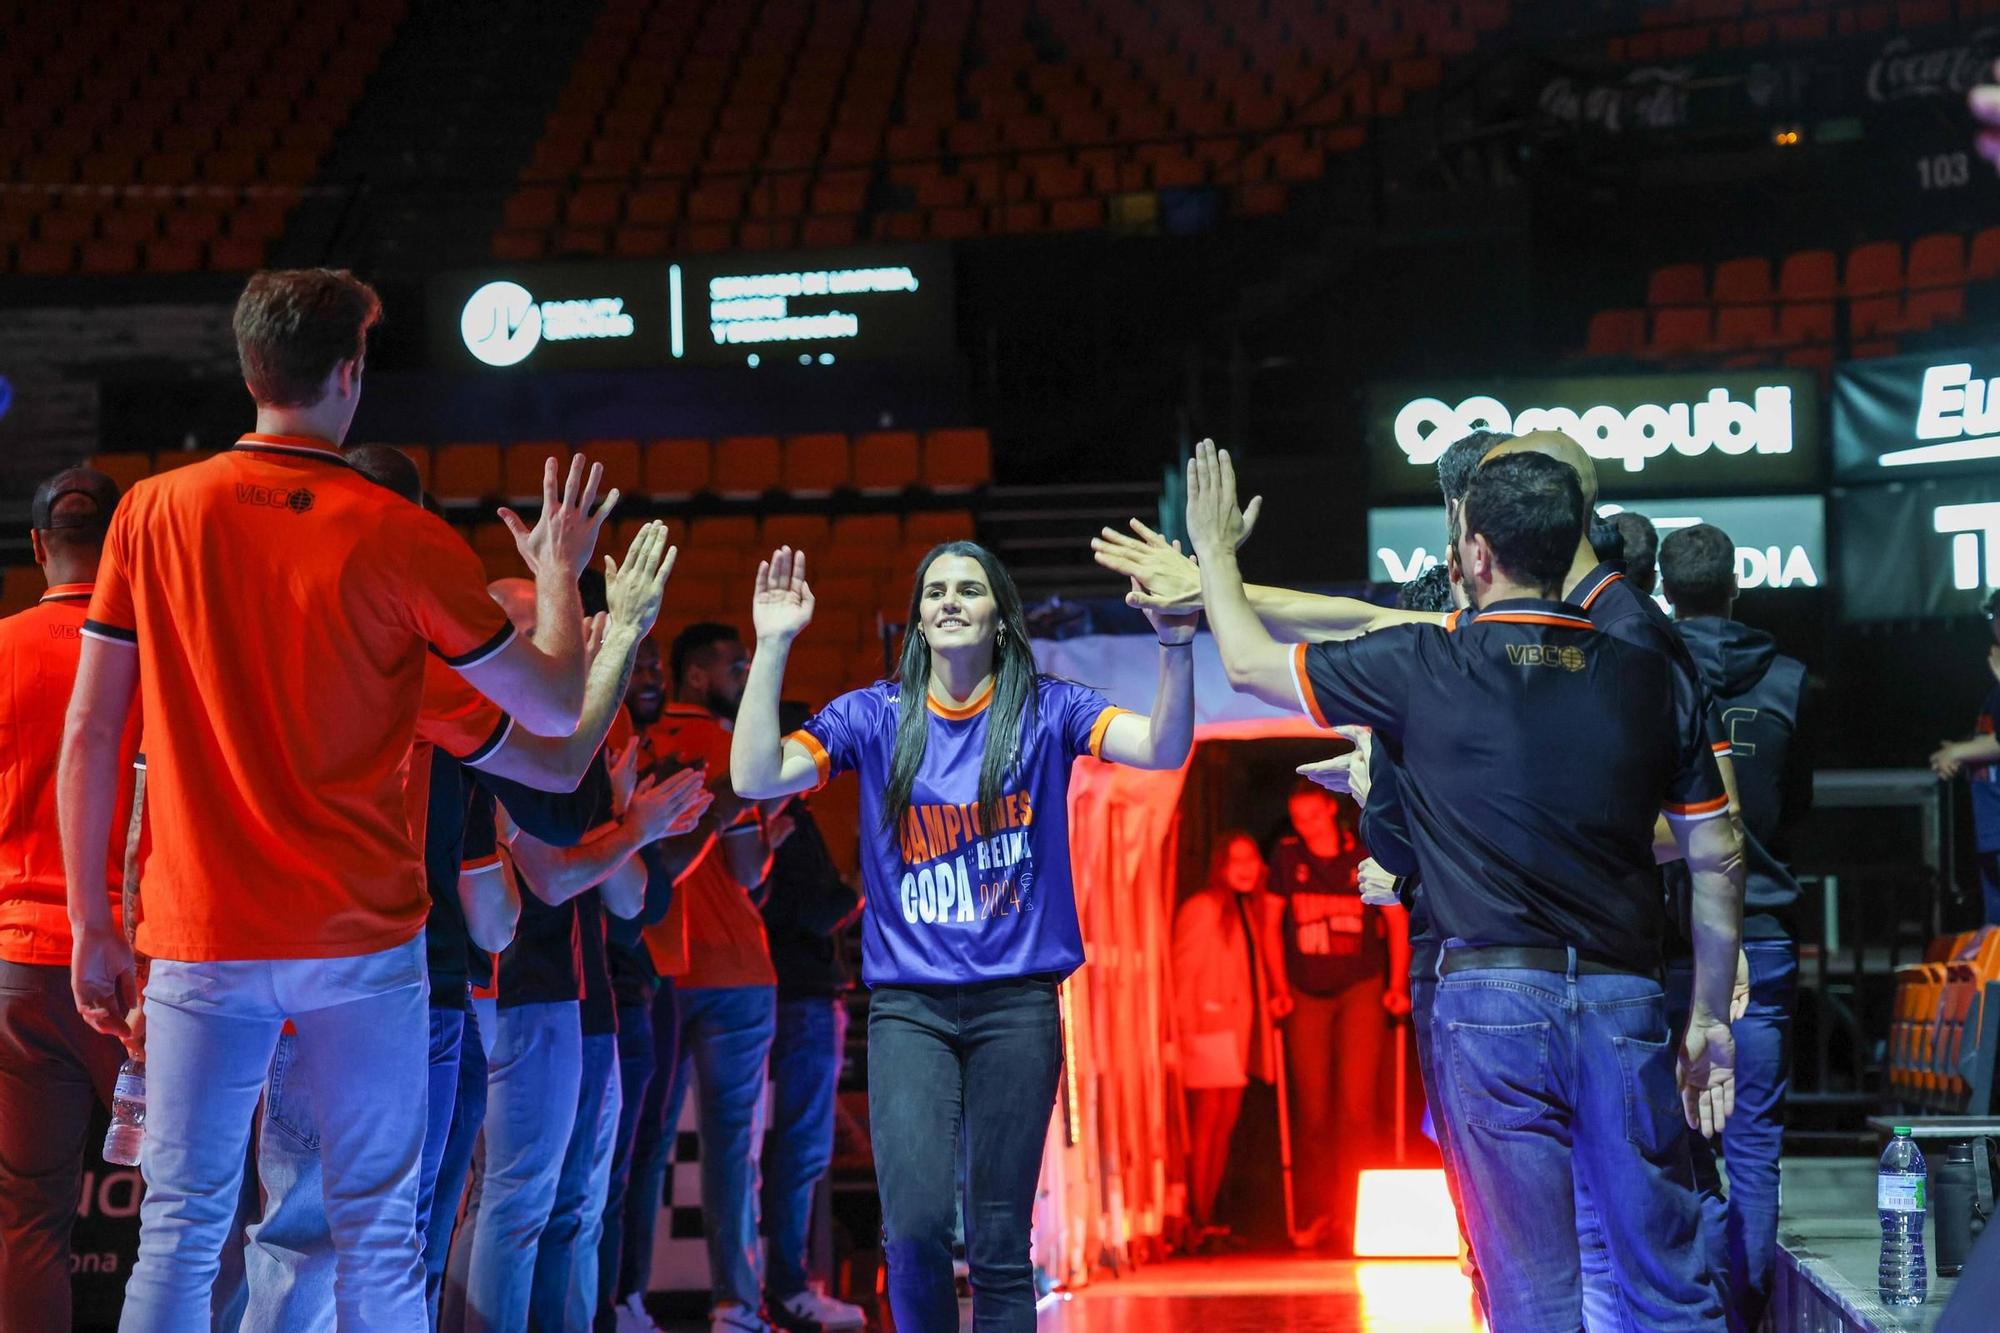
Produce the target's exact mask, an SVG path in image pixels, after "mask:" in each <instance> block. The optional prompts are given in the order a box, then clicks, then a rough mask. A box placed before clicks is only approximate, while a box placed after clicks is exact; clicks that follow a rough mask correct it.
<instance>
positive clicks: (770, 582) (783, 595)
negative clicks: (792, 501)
mask: <svg viewBox="0 0 2000 1333" xmlns="http://www.w3.org/2000/svg"><path fill="white" fill-rule="evenodd" d="M812 618H813V594H812V586H811V585H810V584H808V583H807V582H806V553H805V552H804V551H794V550H793V549H792V548H791V547H789V546H780V547H779V548H778V549H777V550H775V551H773V552H771V558H770V559H769V560H765V561H762V562H760V563H759V564H758V566H757V589H756V592H755V594H754V595H753V596H752V597H751V599H750V623H751V626H752V628H753V629H754V630H755V631H756V635H757V638H758V640H759V641H760V642H761V641H766V640H775V641H779V642H784V643H789V642H791V640H793V639H795V638H797V637H798V636H799V632H800V631H801V630H803V629H805V627H806V626H807V625H810V624H812Z"/></svg>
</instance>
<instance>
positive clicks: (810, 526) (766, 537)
mask: <svg viewBox="0 0 2000 1333" xmlns="http://www.w3.org/2000/svg"><path fill="white" fill-rule="evenodd" d="M829 539H830V536H829V527H828V523H827V518H826V515H824V514H771V515H768V516H766V517H765V519H764V521H763V522H762V523H761V524H760V525H759V526H758V529H757V549H758V550H759V551H760V552H761V551H775V550H777V549H778V548H779V547H780V546H791V547H796V548H798V549H800V550H803V551H808V552H811V553H813V554H817V555H824V554H825V553H826V546H827V542H828V540H829Z"/></svg>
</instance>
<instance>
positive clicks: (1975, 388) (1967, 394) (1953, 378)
mask: <svg viewBox="0 0 2000 1333" xmlns="http://www.w3.org/2000/svg"><path fill="white" fill-rule="evenodd" d="M1833 465H1834V473H1835V476H1836V477H1837V478H1838V479H1840V480H1842V481H1860V482H1872V481H1907V480H1910V479H1912V478H1916V477H1923V476H1936V477H1948V476H1967V475H1970V474H1973V473H1981V472H1991V471H1993V470H1994V469H1996V468H2000V347H1996V346H1987V347H1976V348H1964V347H1962V348H1957V349H1953V350H1949V351H1942V352H1924V353H1920V354H1918V355H1915V356H1891V357H1881V358H1878V359H1873V360H1868V361H1852V362H1848V363H1846V364H1843V365H1842V366H1840V367H1839V369H1838V370H1836V371H1835V372H1834V377H1833Z"/></svg>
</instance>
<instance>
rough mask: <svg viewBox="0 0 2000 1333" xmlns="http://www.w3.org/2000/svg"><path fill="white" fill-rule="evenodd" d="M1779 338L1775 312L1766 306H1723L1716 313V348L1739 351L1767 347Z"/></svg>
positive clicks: (1725, 350)
mask: <svg viewBox="0 0 2000 1333" xmlns="http://www.w3.org/2000/svg"><path fill="white" fill-rule="evenodd" d="M1777 341H1778V327H1777V311H1776V309H1775V308H1774V307H1772V306H1768V305H1725V306H1720V307H1718V308H1717V309H1716V312H1715V347H1716V350H1718V351H1724V352H1733V351H1742V350H1744V349H1745V348H1752V347H1769V346H1772V345H1774V344H1775V343H1777Z"/></svg>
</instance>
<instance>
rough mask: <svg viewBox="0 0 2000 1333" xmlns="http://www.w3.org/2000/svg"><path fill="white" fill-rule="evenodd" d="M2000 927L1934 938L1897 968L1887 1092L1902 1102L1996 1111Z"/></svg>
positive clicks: (1952, 1110) (1929, 1108) (1923, 1107)
mask: <svg viewBox="0 0 2000 1333" xmlns="http://www.w3.org/2000/svg"><path fill="white" fill-rule="evenodd" d="M1996 998H2000V928H1996V927H1993V926H1987V927H1984V928H1982V929H1980V930H1976V931H1970V932H1967V933H1966V934H1963V935H1955V936H1943V937H1940V938H1939V939H1937V940H1935V941H1933V942H1932V946H1931V948H1929V949H1928V950H1926V952H1925V955H1924V961H1923V962H1921V963H1919V964H1916V965H1914V966H1911V967H1905V968H1902V969H1900V970H1898V972H1897V973H1896V999H1895V1010H1894V1017H1893V1018H1892V1019H1891V1022H1890V1027H1889V1060H1888V1064H1889V1092H1890V1096H1891V1098H1892V1099H1894V1100H1895V1101H1896V1102H1897V1103H1898V1104H1899V1105H1900V1106H1901V1107H1902V1108H1903V1109H1906V1110H1914V1111H1924V1112H1929V1113H1932V1114H1937V1115H1986V1114H1989V1113H1990V1111H1991V1105H1990V1103H1991V1098H1992V1092H1993V1087H1992V1081H1993V1065H1994V1053H1995V1048H1996V1045H2000V1008H1996V1006H1995V1005H1994V1004H1993V1003H1990V1002H1991V1001H1994V1000H1996Z"/></svg>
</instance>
